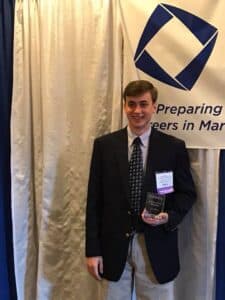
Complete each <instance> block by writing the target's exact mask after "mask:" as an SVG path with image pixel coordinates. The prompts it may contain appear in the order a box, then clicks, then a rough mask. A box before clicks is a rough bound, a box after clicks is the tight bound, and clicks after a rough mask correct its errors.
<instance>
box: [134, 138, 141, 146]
mask: <svg viewBox="0 0 225 300" xmlns="http://www.w3.org/2000/svg"><path fill="white" fill-rule="evenodd" d="M132 144H133V145H141V144H142V142H141V139H140V137H139V136H138V137H136V138H135V139H134V140H133V143H132Z"/></svg>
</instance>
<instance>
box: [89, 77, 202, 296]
mask: <svg viewBox="0 0 225 300" xmlns="http://www.w3.org/2000/svg"><path fill="white" fill-rule="evenodd" d="M156 100H157V90H156V88H155V87H154V86H153V85H152V84H151V83H150V82H148V81H145V80H137V81H132V82H130V83H129V84H128V85H127V87H126V88H125V90H124V111H125V113H126V115H127V119H128V126H127V127H126V128H124V129H122V130H119V131H116V132H113V133H111V134H108V135H105V136H102V137H99V138H97V139H96V140H95V142H94V149H93V155H92V162H91V168H90V177H89V185H88V197H87V212H86V257H87V259H86V260H87V268H88V271H89V272H90V273H91V275H93V276H94V278H96V279H98V280H101V279H102V278H105V279H106V280H107V281H104V282H107V284H105V286H106V290H105V299H107V300H120V299H121V300H122V299H123V300H128V299H131V297H132V292H133V288H134V286H135V292H136V298H137V299H148V300H157V299H160V300H169V299H170V297H171V290H172V285H173V279H174V278H175V277H176V276H177V274H178V272H179V257H178V244H177V226H178V225H179V223H180V222H181V221H182V219H183V217H184V216H185V215H186V213H187V212H188V211H189V209H190V208H191V206H192V205H193V203H194V201H195V198H196V194H195V187H194V183H193V179H192V176H191V173H190V165H189V159H188V154H187V150H186V148H185V143H184V142H183V141H182V140H180V139H177V138H175V137H173V136H170V135H167V134H165V133H162V132H160V131H157V130H156V129H154V128H151V126H150V121H151V118H152V115H153V114H154V113H155V111H156ZM150 192H151V193H153V194H157V195H158V194H160V193H163V194H164V195H165V207H164V211H163V212H160V213H159V214H157V215H156V216H154V217H151V215H149V214H146V209H145V204H146V197H147V194H148V193H150Z"/></svg>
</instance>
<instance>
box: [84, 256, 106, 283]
mask: <svg viewBox="0 0 225 300" xmlns="http://www.w3.org/2000/svg"><path fill="white" fill-rule="evenodd" d="M86 264H87V269H88V272H89V273H90V274H91V275H92V276H93V277H94V278H95V279H97V280H101V279H102V278H101V276H100V273H101V274H102V273H103V260H102V257H101V256H95V257H87V258H86Z"/></svg>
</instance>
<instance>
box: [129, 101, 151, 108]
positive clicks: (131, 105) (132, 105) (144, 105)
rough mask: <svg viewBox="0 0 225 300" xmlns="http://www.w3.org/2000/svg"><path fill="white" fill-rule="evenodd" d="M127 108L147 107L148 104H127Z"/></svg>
mask: <svg viewBox="0 0 225 300" xmlns="http://www.w3.org/2000/svg"><path fill="white" fill-rule="evenodd" d="M128 106H129V107H136V106H140V107H147V106H148V103H147V102H141V103H139V104H136V103H135V102H128Z"/></svg>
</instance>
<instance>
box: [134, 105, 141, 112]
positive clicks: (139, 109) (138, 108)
mask: <svg viewBox="0 0 225 300" xmlns="http://www.w3.org/2000/svg"><path fill="white" fill-rule="evenodd" d="M134 112H136V113H139V112H141V106H140V105H138V104H137V105H136V106H135V109H134Z"/></svg>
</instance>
